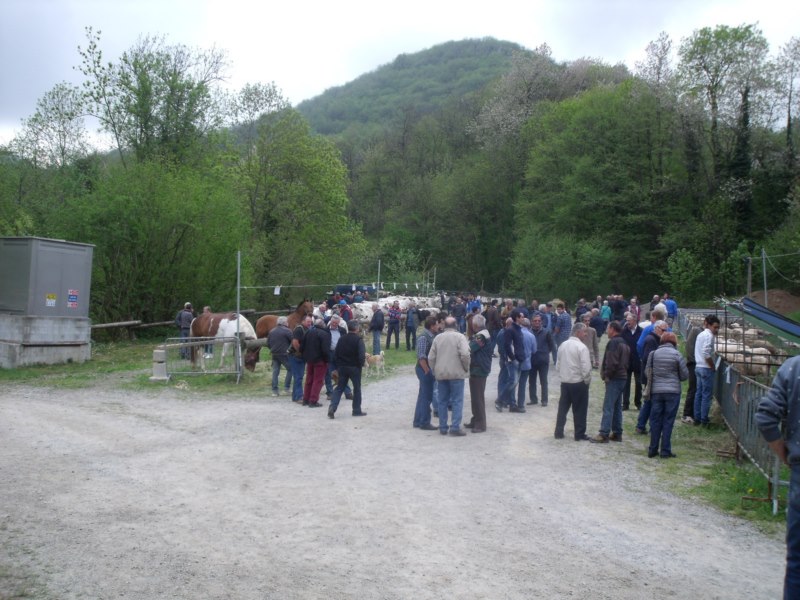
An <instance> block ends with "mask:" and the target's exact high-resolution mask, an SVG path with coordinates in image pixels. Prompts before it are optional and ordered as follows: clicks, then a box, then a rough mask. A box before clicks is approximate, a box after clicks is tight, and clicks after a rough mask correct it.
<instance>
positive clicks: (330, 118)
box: [297, 38, 522, 134]
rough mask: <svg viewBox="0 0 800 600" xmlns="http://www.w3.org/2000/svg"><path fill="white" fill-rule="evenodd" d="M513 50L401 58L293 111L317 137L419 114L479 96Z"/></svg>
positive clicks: (459, 48) (465, 47)
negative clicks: (408, 110) (410, 110)
mask: <svg viewBox="0 0 800 600" xmlns="http://www.w3.org/2000/svg"><path fill="white" fill-rule="evenodd" d="M519 50H522V47H521V46H520V45H519V44H514V43H512V42H503V41H499V40H496V39H493V38H483V39H468V40H462V41H459V42H447V43H444V44H440V45H438V46H434V47H433V48H429V49H427V50H423V51H421V52H417V53H414V54H401V55H399V56H398V57H397V58H396V59H395V60H394V61H392V62H391V63H390V64H388V65H384V66H382V67H379V68H378V69H376V70H375V71H372V72H370V73H366V74H364V75H361V76H360V77H358V78H357V79H354V80H353V81H351V82H349V83H347V84H345V85H342V86H339V87H334V88H330V89H328V90H326V91H325V92H324V93H323V94H321V95H319V96H316V97H315V98H311V99H309V100H305V101H303V102H301V103H300V104H299V105H298V106H297V110H299V111H300V112H301V113H302V114H303V115H304V116H305V117H306V118H307V119H308V121H309V122H310V124H311V126H312V128H313V129H314V130H315V131H317V132H318V133H321V134H336V133H341V132H342V131H344V130H345V129H346V128H347V127H348V126H349V125H351V124H353V123H361V124H374V123H381V124H385V123H386V122H387V121H389V120H391V119H392V118H394V117H395V116H396V115H397V114H398V113H399V111H400V110H401V109H402V108H404V107H406V106H413V107H414V110H415V111H416V112H417V113H421V114H425V113H429V112H432V111H434V110H436V109H438V108H441V107H442V106H443V105H444V104H445V103H446V102H447V100H449V99H452V98H461V97H463V96H465V95H468V94H470V93H473V92H479V91H481V90H482V89H483V88H485V87H486V85H487V84H488V83H490V82H491V81H493V80H495V79H497V78H498V77H500V76H501V75H503V74H505V73H506V72H507V71H508V69H509V67H510V65H511V56H512V54H513V53H514V52H515V51H519Z"/></svg>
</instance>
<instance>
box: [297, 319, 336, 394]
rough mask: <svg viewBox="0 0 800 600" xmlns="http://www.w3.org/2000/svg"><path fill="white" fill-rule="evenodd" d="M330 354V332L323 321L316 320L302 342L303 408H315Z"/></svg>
mask: <svg viewBox="0 0 800 600" xmlns="http://www.w3.org/2000/svg"><path fill="white" fill-rule="evenodd" d="M330 352H331V332H330V331H328V328H327V327H325V321H323V320H322V319H317V321H316V322H315V323H314V326H313V327H312V328H311V329H309V330H308V331H307V332H306V337H305V340H304V341H303V359H304V360H305V361H306V383H305V386H304V388H303V406H309V407H311V408H317V407H319V406H322V405H321V404H320V403H319V393H320V391H322V385H323V384H324V383H325V373H326V372H327V371H328V361H329V360H330Z"/></svg>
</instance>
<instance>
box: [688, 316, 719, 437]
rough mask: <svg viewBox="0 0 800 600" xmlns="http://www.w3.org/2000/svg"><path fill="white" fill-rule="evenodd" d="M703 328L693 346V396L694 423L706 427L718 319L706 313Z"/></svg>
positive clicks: (712, 387)
mask: <svg viewBox="0 0 800 600" xmlns="http://www.w3.org/2000/svg"><path fill="white" fill-rule="evenodd" d="M703 326H704V327H705V329H704V330H703V331H702V332H701V333H700V335H698V336H697V341H696V342H695V346H694V361H695V363H696V364H695V368H694V374H695V377H696V379H697V392H696V393H695V396H694V424H695V425H702V426H703V427H708V413H709V411H710V410H711V394H712V392H713V391H714V360H713V359H712V354H713V352H714V338H715V337H716V335H717V332H718V331H719V319H718V318H717V317H716V316H714V315H708V316H707V317H706V319H705V322H704V323H703Z"/></svg>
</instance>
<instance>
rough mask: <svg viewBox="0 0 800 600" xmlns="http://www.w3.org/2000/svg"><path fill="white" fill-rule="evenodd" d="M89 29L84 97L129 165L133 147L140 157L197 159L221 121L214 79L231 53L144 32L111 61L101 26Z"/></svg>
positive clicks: (84, 57) (83, 67)
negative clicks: (103, 46) (169, 41)
mask: <svg viewBox="0 0 800 600" xmlns="http://www.w3.org/2000/svg"><path fill="white" fill-rule="evenodd" d="M86 35H87V38H88V44H87V46H86V48H79V52H80V55H81V59H82V62H81V66H80V71H81V72H82V73H83V74H84V75H85V76H86V81H85V82H84V94H85V99H86V102H87V105H88V106H89V110H90V112H91V114H92V115H94V116H95V117H97V118H98V119H99V120H100V123H101V124H102V126H103V127H104V128H105V129H106V130H107V131H108V132H109V133H110V134H111V135H112V137H113V139H114V141H115V145H116V149H117V151H118V153H119V155H120V158H121V159H122V162H123V164H125V163H126V154H127V153H128V152H129V151H130V152H132V153H133V156H134V157H135V159H136V160H137V161H139V162H144V161H147V160H153V159H162V160H163V159H167V160H175V161H179V162H181V161H186V160H190V159H192V158H194V150H195V147H196V144H197V143H198V142H199V141H200V140H201V139H202V138H203V136H204V135H205V134H207V133H209V132H210V131H212V130H213V129H214V128H216V127H218V126H219V125H220V124H221V123H222V114H221V108H220V106H219V105H218V103H217V102H216V99H215V97H214V94H213V93H212V86H213V84H215V83H217V82H219V81H221V80H222V78H223V76H224V69H225V67H226V59H225V54H224V52H221V51H219V50H216V49H211V50H205V51H200V50H191V49H189V48H187V47H186V46H183V45H174V46H169V45H167V44H166V42H165V41H164V38H161V37H154V36H145V37H142V38H140V39H139V40H138V41H137V42H136V44H135V45H134V46H133V47H132V48H131V49H129V50H127V51H125V52H123V54H122V56H121V57H120V59H119V62H118V63H116V64H115V63H111V62H109V63H105V62H104V61H103V54H102V50H101V49H100V46H99V41H100V32H99V31H98V32H97V33H95V32H94V31H93V30H92V29H91V28H87V30H86Z"/></svg>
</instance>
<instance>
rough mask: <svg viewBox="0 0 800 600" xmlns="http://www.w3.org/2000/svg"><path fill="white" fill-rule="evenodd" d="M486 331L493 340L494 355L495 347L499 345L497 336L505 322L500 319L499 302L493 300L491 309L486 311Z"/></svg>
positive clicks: (490, 305)
mask: <svg viewBox="0 0 800 600" xmlns="http://www.w3.org/2000/svg"><path fill="white" fill-rule="evenodd" d="M486 329H487V330H488V331H489V335H490V336H491V338H492V341H491V346H492V354H494V349H495V346H496V345H497V334H498V333H500V330H501V329H503V321H502V319H500V311H499V310H497V300H492V302H491V303H490V304H489V308H487V309H486Z"/></svg>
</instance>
